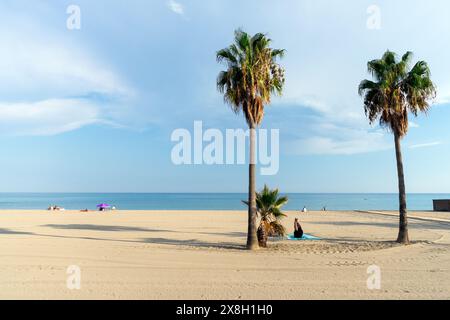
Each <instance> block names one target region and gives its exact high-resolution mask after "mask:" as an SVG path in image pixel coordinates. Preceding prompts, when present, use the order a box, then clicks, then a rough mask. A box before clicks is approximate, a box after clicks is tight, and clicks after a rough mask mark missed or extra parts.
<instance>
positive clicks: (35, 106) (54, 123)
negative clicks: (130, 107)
mask: <svg viewBox="0 0 450 320" xmlns="http://www.w3.org/2000/svg"><path fill="white" fill-rule="evenodd" d="M99 122H102V120H101V114H100V107H99V106H98V105H95V104H94V103H92V102H89V101H87V100H83V99H52V100H44V101H38V102H31V103H0V132H1V133H2V134H7V135H54V134H58V133H62V132H66V131H71V130H75V129H78V128H81V127H83V126H85V125H89V124H93V123H99Z"/></svg>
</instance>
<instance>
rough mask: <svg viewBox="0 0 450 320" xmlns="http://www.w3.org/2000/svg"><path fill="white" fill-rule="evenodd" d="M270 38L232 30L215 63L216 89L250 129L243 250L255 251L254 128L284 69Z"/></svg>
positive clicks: (278, 87)
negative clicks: (219, 65)
mask: <svg viewBox="0 0 450 320" xmlns="http://www.w3.org/2000/svg"><path fill="white" fill-rule="evenodd" d="M270 44H271V39H269V38H268V37H267V36H266V35H264V34H262V33H257V34H256V35H254V36H253V37H251V36H250V35H248V34H247V33H245V32H243V31H242V30H236V31H235V41H234V43H233V44H232V45H230V46H229V47H227V48H225V49H222V50H220V51H218V52H217V61H218V62H219V63H224V64H225V65H226V67H227V69H226V70H225V71H222V72H220V73H219V76H218V78H217V88H218V90H219V92H220V93H222V94H223V95H224V100H225V102H226V103H228V104H229V105H230V106H231V108H232V110H233V111H234V112H235V113H240V112H241V111H242V112H243V114H244V116H245V120H246V121H247V124H248V126H249V128H250V164H249V188H248V202H249V204H250V205H249V208H248V232H247V248H248V249H250V250H254V249H257V248H258V242H257V239H256V194H255V184H256V183H255V134H256V133H255V129H256V128H257V127H258V126H259V124H260V123H261V121H262V119H263V116H264V107H265V106H266V105H268V104H269V103H270V101H271V96H272V94H281V93H282V90H283V85H284V70H283V69H282V68H281V67H280V66H279V65H278V64H277V59H278V58H281V57H283V55H284V50H279V49H272V48H271V47H270Z"/></svg>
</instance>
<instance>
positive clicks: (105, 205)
mask: <svg viewBox="0 0 450 320" xmlns="http://www.w3.org/2000/svg"><path fill="white" fill-rule="evenodd" d="M109 207H111V206H110V205H109V204H107V203H100V204H98V205H97V208H109Z"/></svg>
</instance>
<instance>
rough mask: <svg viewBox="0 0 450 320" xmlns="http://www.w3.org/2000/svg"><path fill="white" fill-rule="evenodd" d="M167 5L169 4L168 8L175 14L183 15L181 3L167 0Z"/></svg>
mask: <svg viewBox="0 0 450 320" xmlns="http://www.w3.org/2000/svg"><path fill="white" fill-rule="evenodd" d="M167 5H168V6H169V8H170V10H172V11H173V12H175V13H176V14H179V15H184V7H183V5H182V4H181V3H179V2H176V1H175V0H169V1H168V2H167Z"/></svg>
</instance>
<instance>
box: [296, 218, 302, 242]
mask: <svg viewBox="0 0 450 320" xmlns="http://www.w3.org/2000/svg"><path fill="white" fill-rule="evenodd" d="M302 237H303V229H302V226H301V225H300V222H298V219H297V218H295V221H294V238H296V239H301V238H302Z"/></svg>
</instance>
